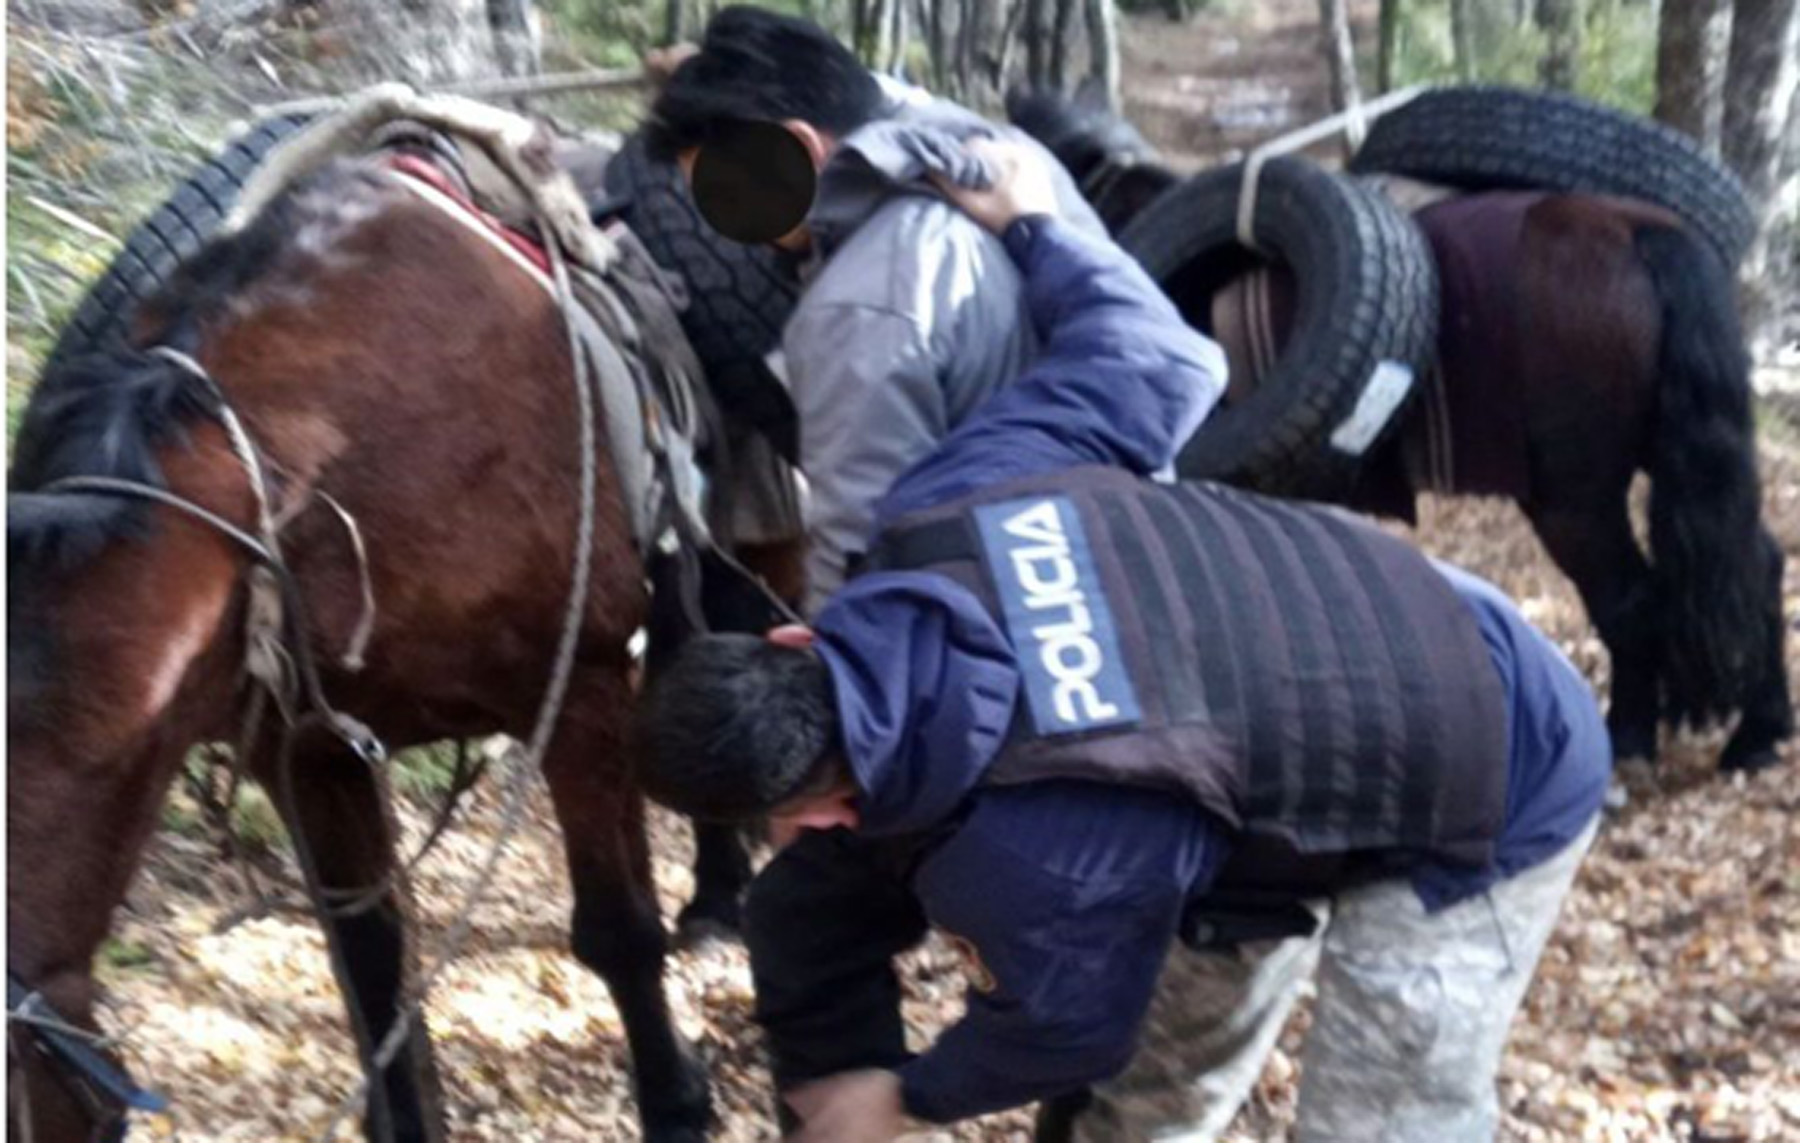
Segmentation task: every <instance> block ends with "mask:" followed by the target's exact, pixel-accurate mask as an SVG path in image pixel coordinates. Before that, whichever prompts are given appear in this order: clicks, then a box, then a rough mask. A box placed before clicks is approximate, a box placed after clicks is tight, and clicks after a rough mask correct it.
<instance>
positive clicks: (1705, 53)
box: [1656, 0, 1731, 154]
mask: <svg viewBox="0 0 1800 1143" xmlns="http://www.w3.org/2000/svg"><path fill="white" fill-rule="evenodd" d="M1730 30H1731V9H1730V7H1729V5H1727V4H1726V2H1725V0H1662V13H1661V15H1660V16H1659V18H1658V22H1657V29H1656V117H1657V118H1658V119H1660V120H1662V121H1663V122H1664V123H1667V124H1668V125H1669V126H1671V127H1674V128H1675V129H1676V130H1679V131H1686V132H1687V133H1688V134H1689V135H1692V136H1693V137H1694V138H1695V139H1698V140H1699V141H1700V144H1701V145H1702V146H1704V147H1705V148H1706V149H1707V150H1708V151H1709V152H1711V153H1714V154H1716V153H1717V152H1718V147H1719V117H1720V115H1721V114H1722V112H1723V111H1724V103H1723V101H1722V100H1721V98H1720V97H1721V94H1722V92H1723V90H1724V87H1723V81H1724V78H1725V50H1726V40H1727V37H1728V36H1729V34H1730Z"/></svg>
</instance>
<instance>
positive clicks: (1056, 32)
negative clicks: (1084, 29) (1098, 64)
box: [1048, 0, 1081, 91]
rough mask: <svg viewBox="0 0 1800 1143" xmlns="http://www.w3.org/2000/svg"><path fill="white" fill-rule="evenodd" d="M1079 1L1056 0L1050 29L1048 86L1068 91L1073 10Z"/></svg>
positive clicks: (1073, 24)
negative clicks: (1054, 13)
mask: <svg viewBox="0 0 1800 1143" xmlns="http://www.w3.org/2000/svg"><path fill="white" fill-rule="evenodd" d="M1080 2H1081V0H1056V15H1055V19H1054V22H1053V23H1052V24H1051V28H1050V74H1049V77H1048V78H1049V80H1050V86H1051V87H1054V88H1055V89H1056V90H1058V91H1067V90H1069V49H1070V48H1072V47H1074V46H1075V45H1074V44H1072V43H1071V42H1070V41H1071V40H1073V39H1074V38H1075V8H1076V6H1077V5H1078V4H1079V3H1080Z"/></svg>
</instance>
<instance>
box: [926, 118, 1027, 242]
mask: <svg viewBox="0 0 1800 1143" xmlns="http://www.w3.org/2000/svg"><path fill="white" fill-rule="evenodd" d="M968 148H969V153H970V154H972V155H975V156H977V157H978V158H980V159H981V160H982V161H983V162H984V163H986V164H987V167H988V170H989V171H991V172H992V173H993V176H994V183H993V185H992V186H990V187H988V188H987V189H986V190H971V189H969V188H968V187H959V186H957V185H955V184H954V183H951V182H950V181H948V180H947V179H943V178H939V177H938V176H936V175H934V176H932V181H933V182H935V183H937V185H938V189H939V190H941V191H943V192H944V197H946V198H948V199H949V200H950V201H951V202H953V203H955V204H956V205H957V206H959V207H961V208H962V209H963V211H964V213H966V214H968V216H969V217H970V218H973V219H974V220H975V221H976V222H979V223H981V225H983V226H985V227H986V228H987V229H989V230H991V231H993V232H994V233H995V234H999V233H1001V232H1002V231H1004V230H1005V229H1006V228H1007V227H1008V226H1010V225H1012V223H1013V221H1014V220H1015V219H1019V218H1023V217H1025V216H1026V215H1029V214H1055V213H1057V209H1056V184H1055V183H1053V182H1051V180H1050V168H1049V167H1048V166H1047V165H1046V164H1045V162H1044V159H1043V157H1042V156H1041V155H1039V154H1038V152H1037V151H1036V150H1034V149H1032V148H1031V147H1030V146H1028V145H1026V144H1024V143H1014V142H1008V141H1005V140H1001V139H971V140H970V141H969V144H968Z"/></svg>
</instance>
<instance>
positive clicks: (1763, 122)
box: [1720, 0, 1800, 207]
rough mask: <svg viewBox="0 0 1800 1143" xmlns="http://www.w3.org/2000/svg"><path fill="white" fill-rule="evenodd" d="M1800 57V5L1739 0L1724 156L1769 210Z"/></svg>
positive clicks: (1798, 1)
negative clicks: (1768, 202) (1768, 204)
mask: <svg viewBox="0 0 1800 1143" xmlns="http://www.w3.org/2000/svg"><path fill="white" fill-rule="evenodd" d="M1796 56H1800V0H1736V3H1735V5H1734V6H1733V9H1732V17H1731V50H1730V54H1729V59H1728V63H1727V66H1726V72H1725V122H1724V133H1723V135H1722V137H1721V145H1720V151H1721V153H1722V154H1723V156H1724V159H1725V161H1726V162H1727V163H1728V164H1730V166H1731V169H1732V170H1734V171H1736V172H1737V173H1738V177H1739V178H1741V179H1743V180H1744V187H1745V189H1746V190H1748V191H1749V192H1750V196H1751V198H1752V200H1753V201H1755V202H1756V203H1757V205H1758V206H1759V207H1760V206H1762V205H1764V204H1765V203H1766V202H1767V200H1768V198H1769V196H1770V195H1771V194H1772V193H1773V191H1774V189H1775V181H1776V176H1777V174H1779V172H1780V163H1781V151H1782V145H1783V143H1784V142H1785V141H1786V131H1787V128H1788V121H1787V120H1788V107H1789V104H1790V103H1791V102H1792V100H1793V97H1794V84H1795V82H1796V80H1797V79H1800V75H1797V74H1796V67H1797V66H1800V65H1797V63H1796V58H1795V57H1796Z"/></svg>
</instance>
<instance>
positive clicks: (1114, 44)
mask: <svg viewBox="0 0 1800 1143" xmlns="http://www.w3.org/2000/svg"><path fill="white" fill-rule="evenodd" d="M1085 3H1086V10H1087V35H1088V78H1089V79H1090V80H1091V81H1092V86H1094V87H1095V88H1097V89H1098V90H1099V93H1100V96H1101V98H1103V99H1104V100H1105V101H1106V106H1107V108H1108V109H1109V110H1112V111H1117V110H1119V106H1120V105H1119V14H1118V10H1117V9H1115V8H1114V7H1113V0H1085Z"/></svg>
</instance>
